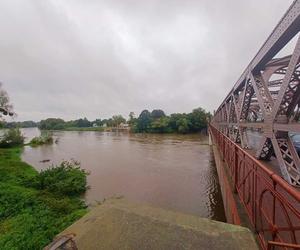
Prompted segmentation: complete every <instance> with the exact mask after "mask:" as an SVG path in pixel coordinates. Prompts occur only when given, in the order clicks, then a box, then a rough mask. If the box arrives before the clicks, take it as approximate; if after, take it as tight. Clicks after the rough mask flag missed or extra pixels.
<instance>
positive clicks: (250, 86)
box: [212, 0, 300, 186]
mask: <svg viewBox="0 0 300 250" xmlns="http://www.w3.org/2000/svg"><path fill="white" fill-rule="evenodd" d="M299 31H300V0H296V1H294V2H293V4H292V5H291V7H290V8H289V9H288V11H287V12H286V13H285V15H284V16H283V18H282V19H281V20H280V22H279V23H278V25H277V26H276V27H275V29H274V30H273V31H272V33H271V35H270V36H269V37H268V39H267V40H266V42H265V43H264V44H263V46H262V47H261V49H260V50H259V51H258V53H257V54H256V56H255V57H254V58H253V60H252V61H251V62H250V64H249V65H248V67H247V68H246V69H245V71H244V72H243V73H242V75H241V77H240V78H239V79H238V81H237V82H236V84H235V85H234V87H233V89H232V90H231V91H230V92H229V94H228V95H227V97H226V98H225V100H224V101H223V102H222V104H221V105H220V106H219V108H218V109H217V111H216V112H215V114H214V117H213V120H212V123H213V124H214V126H215V127H217V128H218V130H219V131H221V132H222V133H223V134H225V135H226V136H228V137H229V138H230V139H231V140H233V141H234V142H236V143H240V144H241V146H242V147H243V148H249V147H250V145H249V140H248V133H247V131H248V130H249V129H257V130H259V131H260V132H261V135H262V138H261V141H260V144H259V147H258V148H257V149H256V157H257V158H259V159H263V160H269V159H270V158H271V157H272V156H276V160H277V162H278V165H279V168H280V171H281V174H282V176H283V178H284V179H285V180H286V181H287V182H289V183H290V184H292V185H295V186H300V160H299V156H298V154H297V152H296V149H295V147H294V145H293V142H292V140H291V138H290V135H291V133H300V120H299V118H300V36H299ZM292 40H293V41H296V43H295V46H294V50H293V52H292V54H291V55H288V56H285V57H282V58H274V57H275V56H276V54H277V53H278V52H280V51H282V50H283V49H284V47H286V45H287V44H289V43H290V42H291V41H292Z"/></svg>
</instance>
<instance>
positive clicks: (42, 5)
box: [0, 0, 292, 120]
mask: <svg viewBox="0 0 300 250" xmlns="http://www.w3.org/2000/svg"><path fill="white" fill-rule="evenodd" d="M291 3H292V0H289V1H287V0H284V1H283V0H255V1H254V0H251V1H250V0H249V1H241V0H227V1H224V0H201V1H200V0H194V1H189V0H174V1H171V0H159V1H158V0H155V1H151V0H147V1H142V0H136V1H133V0H132V1H129V0H119V1H100V0H99V1H96V0H56V1H54V0H53V1H51V0H1V1H0V10H1V15H0V81H1V82H3V84H4V88H5V89H6V90H7V91H8V92H9V95H10V98H11V101H12V103H13V104H14V108H15V112H16V113H17V114H18V117H17V120H40V119H43V118H46V117H62V118H64V119H74V118H79V117H87V118H89V119H94V118H106V117H110V116H112V115H114V114H122V115H124V116H125V117H126V118H127V117H128V114H129V112H130V111H134V112H135V113H136V114H137V115H138V114H139V113H140V112H141V111H142V110H143V109H149V110H152V109H154V108H160V109H163V110H164V111H165V112H166V113H168V114H170V113H174V112H190V111H191V110H192V109H193V108H196V107H203V108H205V109H207V110H209V111H213V110H214V109H216V108H217V107H218V105H219V104H220V103H221V101H222V100H223V99H224V97H225V96H226V94H227V93H228V91H229V90H230V89H231V88H232V86H233V84H234V83H235V81H236V80H237V79H238V78H239V76H240V74H241V73H242V71H243V70H244V68H245V67H246V66H247V65H248V63H249V62H250V60H251V59H252V58H253V56H254V55H255V53H256V52H257V51H258V49H259V48H260V46H261V45H262V43H263V42H264V41H265V39H266V38H267V36H268V35H269V34H270V32H271V31H272V29H273V28H274V27H275V25H276V24H277V23H278V21H279V20H280V18H281V17H282V15H283V14H284V13H285V11H286V10H287V9H288V7H289V6H290V4H291Z"/></svg>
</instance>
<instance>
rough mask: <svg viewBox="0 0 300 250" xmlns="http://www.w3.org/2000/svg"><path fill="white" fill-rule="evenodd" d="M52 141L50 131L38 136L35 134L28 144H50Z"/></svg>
mask: <svg viewBox="0 0 300 250" xmlns="http://www.w3.org/2000/svg"><path fill="white" fill-rule="evenodd" d="M52 143H53V137H52V135H51V134H50V133H48V132H44V133H42V134H41V135H40V136H36V137H34V138H32V139H31V141H30V142H29V145H31V146H39V145H43V144H52Z"/></svg>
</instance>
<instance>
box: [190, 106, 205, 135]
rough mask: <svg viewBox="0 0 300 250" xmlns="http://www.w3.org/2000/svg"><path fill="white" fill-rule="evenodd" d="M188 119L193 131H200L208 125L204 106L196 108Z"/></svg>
mask: <svg viewBox="0 0 300 250" xmlns="http://www.w3.org/2000/svg"><path fill="white" fill-rule="evenodd" d="M188 119H189V121H190V123H191V126H190V127H191V131H192V132H198V131H201V130H202V129H203V128H206V127H207V114H206V112H205V110H204V109H202V108H197V109H194V110H193V112H192V113H189V114H188Z"/></svg>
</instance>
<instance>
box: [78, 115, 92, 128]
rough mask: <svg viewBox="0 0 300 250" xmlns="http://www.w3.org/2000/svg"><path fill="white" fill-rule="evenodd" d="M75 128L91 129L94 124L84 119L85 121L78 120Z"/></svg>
mask: <svg viewBox="0 0 300 250" xmlns="http://www.w3.org/2000/svg"><path fill="white" fill-rule="evenodd" d="M74 126H75V127H79V128H86V127H91V126H92V123H91V122H90V121H89V120H88V119H87V118H86V117H84V118H83V119H78V120H75V121H74Z"/></svg>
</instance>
